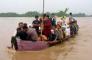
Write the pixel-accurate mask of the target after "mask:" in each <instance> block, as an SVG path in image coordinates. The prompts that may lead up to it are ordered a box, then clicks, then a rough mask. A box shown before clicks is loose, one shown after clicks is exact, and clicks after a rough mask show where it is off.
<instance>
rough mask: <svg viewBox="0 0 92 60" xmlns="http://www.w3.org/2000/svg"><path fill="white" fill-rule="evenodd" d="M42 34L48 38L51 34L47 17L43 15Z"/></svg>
mask: <svg viewBox="0 0 92 60" xmlns="http://www.w3.org/2000/svg"><path fill="white" fill-rule="evenodd" d="M43 34H44V35H45V36H46V37H49V35H50V34H51V21H50V19H49V16H48V15H46V14H44V19H43Z"/></svg>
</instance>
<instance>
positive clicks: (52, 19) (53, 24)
mask: <svg viewBox="0 0 92 60" xmlns="http://www.w3.org/2000/svg"><path fill="white" fill-rule="evenodd" d="M51 24H52V27H53V26H54V27H55V26H56V17H55V15H54V14H52V18H51Z"/></svg>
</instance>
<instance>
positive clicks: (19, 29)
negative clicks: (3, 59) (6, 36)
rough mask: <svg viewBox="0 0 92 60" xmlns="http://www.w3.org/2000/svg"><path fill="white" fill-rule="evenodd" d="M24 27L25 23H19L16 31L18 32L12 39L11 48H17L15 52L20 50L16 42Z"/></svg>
mask: <svg viewBox="0 0 92 60" xmlns="http://www.w3.org/2000/svg"><path fill="white" fill-rule="evenodd" d="M23 26H24V23H23V22H19V23H18V28H17V29H16V32H15V33H14V35H13V36H12V38H11V47H10V48H13V47H14V48H15V50H17V49H18V46H17V40H16V35H17V34H18V33H19V32H21V31H23Z"/></svg>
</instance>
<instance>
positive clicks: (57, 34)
mask: <svg viewBox="0 0 92 60" xmlns="http://www.w3.org/2000/svg"><path fill="white" fill-rule="evenodd" d="M32 25H33V26H31V25H30V26H29V27H28V24H27V23H23V22H20V23H19V24H18V27H17V29H16V31H17V32H16V34H15V35H14V36H13V37H12V38H11V47H12V48H13V47H14V48H15V50H18V44H17V40H18V39H20V40H21V41H31V42H38V41H44V42H47V43H48V44H49V45H53V44H57V43H60V42H62V41H64V39H66V38H70V36H72V35H74V34H76V33H77V32H78V24H77V20H75V19H74V18H73V17H72V13H70V16H69V23H68V22H66V20H65V19H64V18H61V20H60V21H57V23H56V17H55V15H53V17H51V18H49V15H47V14H44V15H43V17H42V18H41V19H39V16H35V20H34V21H33V22H32ZM39 27H40V28H42V29H41V31H42V33H41V31H40V29H39Z"/></svg>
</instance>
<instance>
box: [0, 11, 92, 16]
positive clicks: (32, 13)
mask: <svg viewBox="0 0 92 60" xmlns="http://www.w3.org/2000/svg"><path fill="white" fill-rule="evenodd" d="M46 14H48V15H51V14H55V15H56V16H58V17H61V16H69V15H68V14H66V13H65V12H63V11H59V12H56V13H50V12H47V13H46ZM35 15H39V16H41V15H42V13H39V12H37V11H29V12H26V13H24V14H18V13H14V12H8V13H0V17H34V16H35ZM73 16H74V17H88V15H86V14H85V13H78V14H73ZM90 16H92V15H90Z"/></svg>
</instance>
